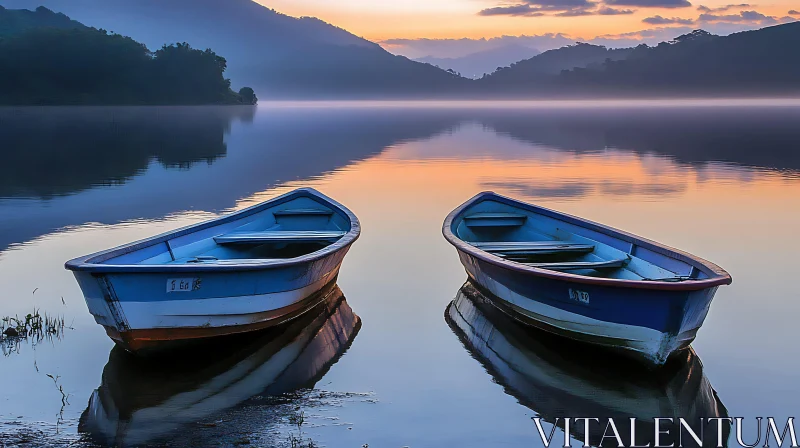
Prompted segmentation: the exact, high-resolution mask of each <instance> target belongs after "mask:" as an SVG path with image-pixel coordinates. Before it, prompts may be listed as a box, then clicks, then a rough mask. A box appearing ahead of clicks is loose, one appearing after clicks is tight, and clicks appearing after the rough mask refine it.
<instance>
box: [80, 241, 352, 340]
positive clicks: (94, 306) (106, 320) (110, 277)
mask: <svg viewBox="0 0 800 448" xmlns="http://www.w3.org/2000/svg"><path fill="white" fill-rule="evenodd" d="M348 249H349V246H348V247H344V248H342V249H340V250H338V251H336V252H333V253H331V254H330V255H328V256H327V257H324V258H321V259H318V260H314V261H311V262H308V263H301V264H296V265H290V266H283V267H276V268H271V269H270V268H268V269H262V270H247V271H225V272H209V271H198V272H192V271H186V272H181V273H180V274H179V275H178V276H176V274H175V273H169V272H165V273H158V272H153V273H91V272H82V271H75V272H74V274H75V277H76V279H77V281H78V283H79V284H80V286H81V289H82V290H83V292H84V297H85V299H86V304H87V306H88V308H89V312H90V313H91V314H92V316H93V317H94V318H95V321H96V322H97V323H98V324H100V325H102V326H103V327H104V328H105V329H106V333H107V334H108V335H109V337H110V338H111V339H112V340H114V341H115V342H116V343H118V344H119V345H121V346H122V347H124V348H125V349H127V350H129V351H131V352H135V353H139V354H149V353H153V352H160V351H163V350H167V349H172V348H177V347H180V346H184V345H186V344H188V343H198V342H202V341H204V340H207V339H209V338H214V337H219V336H227V335H231V334H237V333H244V332H249V331H257V330H261V329H264V328H268V327H272V326H275V325H279V324H282V323H284V322H287V321H289V320H291V319H294V318H296V317H298V316H301V315H303V314H304V313H305V312H306V311H308V310H310V309H312V308H314V307H315V306H316V305H318V304H319V303H320V302H321V301H324V300H325V299H326V297H327V296H328V295H329V293H330V292H331V291H332V290H333V289H334V288H335V284H336V278H337V276H338V273H339V269H340V267H341V264H342V261H343V259H344V256H345V255H346V253H347V251H348ZM176 277H179V278H178V280H191V283H195V282H196V283H197V284H196V285H193V286H192V287H191V290H189V291H183V292H167V290H168V287H167V285H168V284H169V283H170V282H171V281H172V280H174V279H176ZM195 286H196V287H195Z"/></svg>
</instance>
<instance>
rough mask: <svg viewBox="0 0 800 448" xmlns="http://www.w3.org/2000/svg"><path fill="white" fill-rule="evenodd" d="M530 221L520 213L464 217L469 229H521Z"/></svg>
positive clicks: (482, 214)
mask: <svg viewBox="0 0 800 448" xmlns="http://www.w3.org/2000/svg"><path fill="white" fill-rule="evenodd" d="M527 219H528V217H527V216H526V215H522V214H519V213H494V212H493V213H473V214H471V215H469V216H465V217H464V224H466V226H467V227H519V226H521V225H523V224H525V221H526V220H527Z"/></svg>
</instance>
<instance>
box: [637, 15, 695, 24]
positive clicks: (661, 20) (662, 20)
mask: <svg viewBox="0 0 800 448" xmlns="http://www.w3.org/2000/svg"><path fill="white" fill-rule="evenodd" d="M642 22H644V23H648V24H650V25H692V24H694V20H692V19H681V18H680V17H661V16H652V17H648V18H646V19H642Z"/></svg>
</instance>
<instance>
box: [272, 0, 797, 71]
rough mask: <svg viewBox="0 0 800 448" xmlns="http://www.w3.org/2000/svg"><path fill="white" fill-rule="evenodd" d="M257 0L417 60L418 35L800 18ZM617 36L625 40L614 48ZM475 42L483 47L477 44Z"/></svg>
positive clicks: (554, 4)
mask: <svg viewBox="0 0 800 448" xmlns="http://www.w3.org/2000/svg"><path fill="white" fill-rule="evenodd" d="M257 1H258V2H259V3H261V4H263V5H265V6H268V7H270V8H273V9H275V10H277V11H279V12H282V13H284V14H288V15H291V16H296V17H299V16H311V17H318V18H320V19H322V20H324V21H326V22H329V23H332V24H334V25H336V26H338V27H341V28H344V29H346V30H348V31H350V32H352V33H354V34H356V35H359V36H362V37H364V38H366V39H369V40H371V41H373V42H377V43H380V44H381V45H382V46H383V47H384V48H386V49H388V50H390V51H393V52H396V53H400V54H406V55H408V56H411V57H420V56H424V55H425V53H426V52H430V51H431V50H430V49H429V48H430V45H428V46H424V45H417V44H416V42H411V41H416V40H420V39H436V40H439V39H447V40H451V39H470V40H476V39H492V38H498V37H501V36H552V35H560V36H563V39H561V40H555V41H553V43H552V44H548V43H546V42H545V43H541V44H537V43H535V42H536V41H533V42H534V43H531V44H529V45H531V46H532V47H544V48H539V49H542V50H546V49H548V48H549V47H558V46H561V45H563V44H564V43H565V42H569V41H578V40H580V41H596V43H600V44H606V45H608V44H611V46H626V45H630V44H631V43H635V41H639V40H641V41H644V42H648V43H653V42H658V41H661V40H668V39H671V38H673V37H675V36H677V35H679V34H682V33H683V32H687V31H690V30H693V29H705V30H708V31H710V32H712V33H716V34H730V33H732V32H737V31H743V30H749V29H755V28H763V27H765V26H770V25H775V24H779V23H785V22H788V21H792V20H797V19H800V14H790V12H791V13H797V12H798V11H797V10H798V9H800V8H799V7H798V6H797V4H796V3H797V2H796V1H794V0H771V1H769V2H768V3H741V2H740V3H736V2H733V1H731V0H691V1H687V0H602V1H592V0H510V1H504V0H405V1H399V2H371V1H366V0H341V1H339V2H336V3H335V4H333V3H330V2H327V1H322V0H257ZM615 41H618V42H619V45H614V42H615ZM473 47H474V48H475V49H476V50H480V47H479V46H473ZM471 48H472V47H471ZM453 51H455V53H458V52H459V50H453ZM462 52H469V50H468V49H465V50H463V51H462ZM445 56H447V55H445ZM449 56H458V54H451V55H449Z"/></svg>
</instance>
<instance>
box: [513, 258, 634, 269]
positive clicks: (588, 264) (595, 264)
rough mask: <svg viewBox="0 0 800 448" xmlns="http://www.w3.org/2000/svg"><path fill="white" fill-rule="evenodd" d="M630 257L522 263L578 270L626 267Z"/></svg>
mask: <svg viewBox="0 0 800 448" xmlns="http://www.w3.org/2000/svg"><path fill="white" fill-rule="evenodd" d="M629 261H630V258H622V259H619V260H603V261H564V262H559V263H522V264H524V265H526V266H532V267H535V268H542V269H549V270H551V271H577V270H579V269H619V268H623V267H625V266H626V265H627V264H628V262H629Z"/></svg>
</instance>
